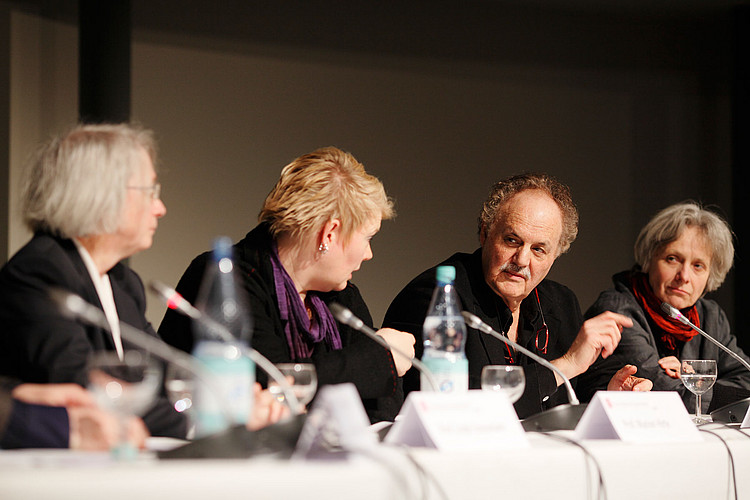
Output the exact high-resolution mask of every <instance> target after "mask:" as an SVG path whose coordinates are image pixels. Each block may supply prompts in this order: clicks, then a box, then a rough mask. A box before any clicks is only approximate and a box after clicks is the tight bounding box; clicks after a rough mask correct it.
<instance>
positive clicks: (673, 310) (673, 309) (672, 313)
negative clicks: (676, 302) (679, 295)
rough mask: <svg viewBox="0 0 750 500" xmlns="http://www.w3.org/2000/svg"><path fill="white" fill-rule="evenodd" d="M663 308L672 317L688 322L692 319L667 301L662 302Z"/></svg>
mask: <svg viewBox="0 0 750 500" xmlns="http://www.w3.org/2000/svg"><path fill="white" fill-rule="evenodd" d="M661 309H662V311H664V312H665V313H666V314H667V316H669V317H670V318H672V319H676V320H677V321H679V322H681V323H684V324H686V325H687V324H688V323H689V322H690V321H689V320H688V319H687V318H686V317H685V316H684V315H683V314H682V313H681V312H680V310H679V309H677V308H676V307H674V306H673V305H671V304H667V303H666V302H662V303H661Z"/></svg>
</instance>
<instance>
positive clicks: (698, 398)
mask: <svg viewBox="0 0 750 500" xmlns="http://www.w3.org/2000/svg"><path fill="white" fill-rule="evenodd" d="M695 419H696V420H700V419H701V395H700V394H697V395H696V396H695Z"/></svg>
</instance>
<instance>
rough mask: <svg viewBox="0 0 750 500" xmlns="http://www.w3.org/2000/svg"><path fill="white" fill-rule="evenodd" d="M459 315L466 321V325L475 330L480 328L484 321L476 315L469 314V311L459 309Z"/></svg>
mask: <svg viewBox="0 0 750 500" xmlns="http://www.w3.org/2000/svg"><path fill="white" fill-rule="evenodd" d="M461 315H462V316H463V317H464V321H466V326H468V327H470V328H474V329H475V330H481V329H482V326H484V323H483V322H482V320H481V319H479V318H478V317H477V316H476V315H474V314H471V313H470V312H469V311H461Z"/></svg>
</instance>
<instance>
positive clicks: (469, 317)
mask: <svg viewBox="0 0 750 500" xmlns="http://www.w3.org/2000/svg"><path fill="white" fill-rule="evenodd" d="M461 314H462V315H463V317H464V319H465V320H466V324H467V325H468V326H470V327H471V328H474V329H476V330H479V331H480V332H482V333H486V334H488V335H492V336H493V337H495V338H496V339H498V340H500V341H502V342H504V343H506V344H508V345H509V346H511V347H513V348H514V349H517V350H519V351H521V352H522V353H524V354H525V355H527V356H528V357H530V358H531V359H533V360H534V361H536V362H537V363H539V364H540V365H542V366H544V367H545V368H549V369H550V370H552V371H553V372H555V373H557V374H558V375H560V378H561V379H563V384H564V385H565V389H566V390H567V391H568V401H569V402H570V404H572V405H577V404H579V401H578V397H576V393H575V391H574V390H573V386H572V385H570V379H569V378H568V377H567V376H566V375H565V374H564V373H563V372H562V371H561V370H560V369H559V368H557V367H556V366H555V365H553V364H552V363H550V362H549V361H547V360H546V359H544V358H542V357H541V356H538V355H536V354H534V353H533V352H531V351H529V350H528V349H526V348H525V347H523V346H520V345H518V344H517V343H515V342H513V341H512V340H510V339H509V338H508V337H506V336H505V335H503V334H501V333H498V332H496V331H495V330H493V329H492V327H491V326H490V325H488V324H487V323H485V322H484V321H482V320H481V319H479V318H478V317H477V316H476V315H474V314H471V313H470V312H468V311H462V312H461Z"/></svg>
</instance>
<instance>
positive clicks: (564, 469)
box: [0, 426, 750, 500]
mask: <svg viewBox="0 0 750 500" xmlns="http://www.w3.org/2000/svg"><path fill="white" fill-rule="evenodd" d="M704 428H705V429H711V430H715V431H716V432H718V433H719V435H720V436H721V437H722V438H724V439H725V440H726V441H727V442H728V445H729V448H730V449H731V452H732V455H733V457H734V467H735V469H736V478H737V480H738V485H737V488H738V492H739V498H746V499H750V473H748V472H749V471H750V433H748V432H741V431H739V429H726V428H720V427H719V426H707V427H704ZM558 435H560V434H558ZM561 435H565V434H564V433H563V434H561ZM701 435H702V436H703V438H704V439H703V442H701V443H685V444H681V443H678V444H645V445H644V444H640V445H632V444H624V443H621V442H619V441H610V440H599V441H593V440H592V441H584V442H583V443H582V444H583V446H584V447H585V448H586V449H587V450H588V452H589V453H590V454H591V456H592V457H593V459H595V462H596V463H595V462H594V460H592V459H591V458H587V457H586V454H585V453H584V452H583V451H582V450H581V449H580V448H578V447H576V446H574V445H571V444H567V443H563V442H560V441H557V440H554V439H552V438H550V437H547V436H544V435H541V434H535V433H530V434H529V437H530V442H531V446H530V447H529V448H525V449H520V450H519V449H516V450H512V451H493V452H465V453H457V452H451V453H447V452H439V451H436V450H430V449H423V448H412V449H410V450H408V456H407V451H405V450H402V449H395V448H390V447H385V446H378V447H377V448H376V449H375V450H373V451H372V452H370V453H368V454H367V455H366V456H365V455H359V456H354V457H351V458H349V459H348V460H327V461H305V462H303V461H288V460H285V461H282V460H274V459H269V458H260V459H258V458H255V459H248V460H161V461H160V460H158V459H156V458H155V457H154V456H153V455H149V454H145V455H144V456H142V457H141V458H140V459H139V460H138V461H136V462H135V463H124V464H123V463H115V462H112V461H111V460H110V459H109V457H108V455H107V454H95V453H94V454H92V453H79V452H70V451H66V450H49V451H44V450H22V451H0V499H2V500H15V499H24V500H28V499H53V498H54V499H75V500H81V499H89V498H102V499H109V500H118V499H127V500H141V499H148V498H164V499H170V498H174V499H180V500H184V499H209V500H223V499H224V498H240V497H241V498H253V499H256V498H300V499H301V498H304V499H305V500H308V499H316V498H325V499H327V500H338V499H348V498H354V499H356V500H367V499H399V498H431V499H442V498H450V499H463V498H467V499H469V498H470V499H476V498H490V497H492V498H513V499H521V498H554V499H555V500H562V499H567V498H570V499H576V500H580V499H587V498H592V499H594V498H600V496H599V492H600V491H599V485H598V472H597V471H598V470H600V471H601V474H602V479H603V484H604V486H603V487H604V488H605V489H606V498H607V499H609V500H616V499H627V500H636V499H644V498H660V499H679V500H686V499H693V498H694V499H700V500H708V499H711V500H713V499H724V498H734V490H733V486H732V483H731V479H730V461H729V455H728V452H727V448H726V446H725V445H724V444H723V443H722V442H721V441H720V440H719V439H718V438H717V437H715V436H712V435H709V434H706V433H702V434H701ZM420 469H422V470H424V471H426V473H421V472H419V470H420ZM425 489H426V493H427V494H426V495H425ZM601 498H605V497H604V496H603V495H602V496H601Z"/></svg>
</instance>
